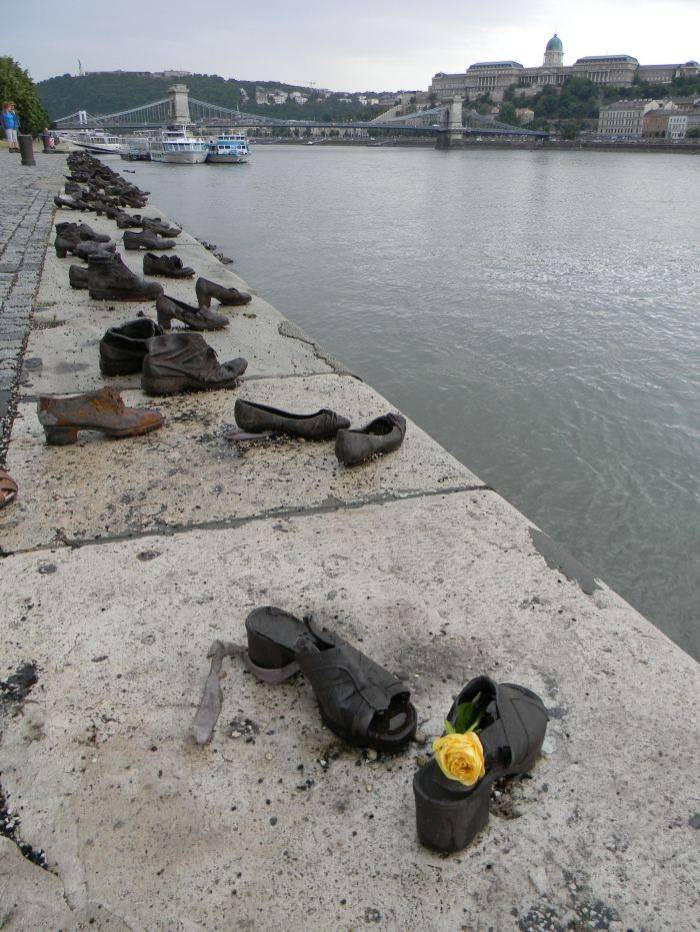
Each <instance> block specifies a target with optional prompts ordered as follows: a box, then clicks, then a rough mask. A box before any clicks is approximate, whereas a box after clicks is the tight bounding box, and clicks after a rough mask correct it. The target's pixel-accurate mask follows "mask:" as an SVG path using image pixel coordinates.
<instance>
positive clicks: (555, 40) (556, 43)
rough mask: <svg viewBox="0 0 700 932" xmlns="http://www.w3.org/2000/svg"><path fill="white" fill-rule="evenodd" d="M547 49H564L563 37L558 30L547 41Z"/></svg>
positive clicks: (559, 50)
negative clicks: (558, 33) (560, 36)
mask: <svg viewBox="0 0 700 932" xmlns="http://www.w3.org/2000/svg"><path fill="white" fill-rule="evenodd" d="M547 51H548V52H563V51H564V46H563V45H562V42H561V39H560V38H559V36H558V35H557V34H556V32H555V33H554V35H553V36H552V38H551V39H550V40H549V42H548V43H547Z"/></svg>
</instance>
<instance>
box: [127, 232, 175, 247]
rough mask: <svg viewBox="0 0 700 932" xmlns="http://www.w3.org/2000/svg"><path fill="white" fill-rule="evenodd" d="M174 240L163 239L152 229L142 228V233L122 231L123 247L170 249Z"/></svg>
mask: <svg viewBox="0 0 700 932" xmlns="http://www.w3.org/2000/svg"><path fill="white" fill-rule="evenodd" d="M174 245H175V240H172V239H163V238H162V237H160V236H158V234H157V233H154V232H153V230H144V232H143V233H134V232H133V231H132V230H126V231H125V232H124V248H125V249H172V248H173V246H174Z"/></svg>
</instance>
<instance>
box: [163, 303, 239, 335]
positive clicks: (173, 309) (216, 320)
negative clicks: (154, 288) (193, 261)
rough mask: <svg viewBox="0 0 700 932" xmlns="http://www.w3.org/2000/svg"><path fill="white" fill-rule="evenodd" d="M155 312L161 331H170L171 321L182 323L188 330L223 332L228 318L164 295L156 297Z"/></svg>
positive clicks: (205, 308) (208, 309)
mask: <svg viewBox="0 0 700 932" xmlns="http://www.w3.org/2000/svg"><path fill="white" fill-rule="evenodd" d="M156 311H157V312H158V323H159V324H160V325H161V327H162V328H163V330H170V326H171V324H172V322H173V320H179V321H182V323H183V324H184V325H185V326H186V327H189V329H190V330H223V328H224V327H228V317H224V315H223V314H217V313H216V311H212V310H211V309H210V308H208V307H194V306H193V305H191V304H185V302H184V301H178V299H177V298H169V297H168V296H167V295H166V294H160V295H158V298H157V300H156Z"/></svg>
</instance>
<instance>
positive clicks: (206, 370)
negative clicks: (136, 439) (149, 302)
mask: <svg viewBox="0 0 700 932" xmlns="http://www.w3.org/2000/svg"><path fill="white" fill-rule="evenodd" d="M247 367H248V363H247V361H246V360H245V359H242V358H238V359H233V360H231V361H230V362H224V363H220V362H219V360H218V358H217V355H216V353H215V352H214V350H213V348H212V347H211V346H209V345H208V343H207V342H206V340H205V339H204V337H203V336H202V335H201V333H193V332H190V331H186V330H178V331H175V332H172V333H166V332H165V330H164V329H163V327H161V326H160V325H159V324H157V323H156V322H155V321H154V320H151V319H150V317H137V318H136V319H135V320H130V321H127V323H125V324H120V325H119V326H117V327H110V328H109V330H107V332H106V333H105V335H104V336H103V337H102V339H101V340H100V371H101V372H102V374H103V375H107V376H118V375H132V374H134V373H138V372H140V373H141V386H142V388H143V389H144V391H145V392H147V393H148V394H149V395H172V394H175V393H178V392H191V391H211V390H213V389H219V388H235V387H236V386H237V385H238V382H239V380H240V378H241V376H242V375H243V373H244V372H245V370H246V368H247Z"/></svg>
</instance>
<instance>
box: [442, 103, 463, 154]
mask: <svg viewBox="0 0 700 932" xmlns="http://www.w3.org/2000/svg"><path fill="white" fill-rule="evenodd" d="M463 104H464V98H463V97H461V96H460V95H455V96H454V97H450V99H449V103H448V105H447V108H446V109H445V118H444V122H445V128H444V130H443V131H442V132H441V133H440V135H439V136H438V139H437V145H436V148H437V149H458V148H460V147H462V146H463V145H464V123H463V122H462V105H463Z"/></svg>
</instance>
